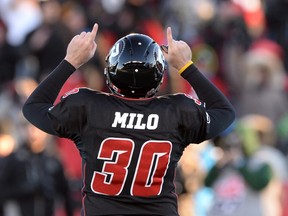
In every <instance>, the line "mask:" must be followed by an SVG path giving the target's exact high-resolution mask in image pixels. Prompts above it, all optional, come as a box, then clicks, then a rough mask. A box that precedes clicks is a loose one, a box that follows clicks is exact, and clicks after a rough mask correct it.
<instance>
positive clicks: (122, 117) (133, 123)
mask: <svg viewBox="0 0 288 216" xmlns="http://www.w3.org/2000/svg"><path fill="white" fill-rule="evenodd" d="M143 118H144V115H143V114H140V113H123V114H121V113H120V112H115V117H114V121H113V123H112V127H114V128H115V127H118V126H119V125H120V128H129V129H137V130H145V129H148V130H155V129H157V127H158V123H159V116H158V115H157V114H150V115H148V116H147V121H146V122H144V120H143Z"/></svg>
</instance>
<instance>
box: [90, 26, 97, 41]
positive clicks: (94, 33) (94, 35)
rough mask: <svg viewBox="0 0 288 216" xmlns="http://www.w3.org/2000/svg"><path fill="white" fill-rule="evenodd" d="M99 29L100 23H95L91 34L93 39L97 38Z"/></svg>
mask: <svg viewBox="0 0 288 216" xmlns="http://www.w3.org/2000/svg"><path fill="white" fill-rule="evenodd" d="M97 31H98V24H97V23H95V24H94V26H93V29H92V31H91V36H92V38H93V40H95V39H96V35H97Z"/></svg>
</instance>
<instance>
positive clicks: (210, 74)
mask: <svg viewBox="0 0 288 216" xmlns="http://www.w3.org/2000/svg"><path fill="white" fill-rule="evenodd" d="M287 11H288V0H177V1H175V0H77V1H76V0H74V1H73V0H46V1H44V0H42V1H41V0H1V1H0V216H2V215H3V216H26V215H29V216H72V215H73V216H79V215H80V208H81V183H82V182H81V159H80V156H79V153H78V151H77V149H76V147H75V146H74V145H73V143H71V141H69V140H67V139H62V138H56V137H52V136H50V135H48V134H45V133H43V132H41V131H40V130H38V129H37V128H35V127H34V126H32V125H31V124H29V123H28V122H27V121H26V120H25V119H24V118H23V116H22V112H21V108H22V105H23V103H24V102H25V100H26V99H27V97H28V96H29V95H30V93H31V92H32V91H33V90H34V89H35V87H36V86H37V85H38V83H39V82H41V80H43V78H45V76H47V75H48V74H49V73H50V72H51V71H52V70H53V69H54V67H56V66H57V65H58V64H59V62H60V61H61V60H62V59H63V57H64V55H65V52H66V47H67V45H68V43H69V41H70V40H71V39H72V37H73V36H74V35H75V34H78V33H80V32H82V31H88V30H90V28H91V27H92V26H93V24H94V23H95V22H97V23H98V24H99V33H98V35H97V44H98V48H97V52H96V54H95V57H94V58H93V59H92V60H91V61H89V62H88V63H87V64H86V65H85V66H83V67H82V68H81V69H79V70H78V71H76V72H75V73H74V74H73V75H72V76H71V77H70V78H69V79H68V81H67V82H66V83H65V85H64V86H63V88H62V90H61V92H60V94H59V97H58V99H57V101H58V100H59V98H60V96H61V95H63V94H64V93H65V92H67V91H69V90H71V89H73V88H74V87H81V86H87V87H89V88H93V89H97V90H102V91H108V89H107V88H106V85H105V78H104V75H103V68H104V66H105V56H106V54H107V53H108V50H109V49H110V47H111V45H112V44H113V43H114V42H115V41H116V40H117V39H119V38H120V37H122V36H124V35H126V34H128V33H131V32H138V33H144V34H147V35H149V36H151V37H152V38H154V39H155V41H156V42H158V43H159V44H160V45H161V44H166V33H165V31H166V28H167V27H168V26H171V27H172V31H173V35H174V37H175V39H177V40H184V41H186V42H187V43H188V44H189V46H190V47H191V49H192V52H193V57H192V60H193V62H194V63H195V64H196V65H197V67H198V68H199V69H200V70H201V71H202V72H203V73H204V74H205V75H206V76H207V78H209V79H210V80H211V81H212V82H213V83H214V84H215V85H216V86H217V87H218V88H219V89H220V90H221V91H222V92H223V93H224V94H225V95H226V96H227V97H228V98H229V99H230V101H231V102H232V104H233V105H234V107H235V109H236V112H237V119H236V121H235V122H234V123H233V125H231V126H230V127H229V128H228V129H227V130H226V131H224V132H223V133H222V134H220V135H219V136H218V137H216V138H215V139H213V140H209V141H206V142H204V143H201V144H200V145H190V146H189V147H187V149H186V150H185V152H184V155H183V157H182V159H181V161H180V162H179V166H178V169H177V175H176V179H175V180H176V186H177V194H178V196H179V212H180V215H181V216H230V215H231V216H232V215H233V216H238V215H239V216H240V215H246V216H287V215H288V179H287V178H288V166H287V165H288V110H287V104H288V82H287V81H288V79H287V72H288V13H287ZM176 92H185V93H187V94H191V95H192V96H195V97H197V95H195V93H194V91H193V89H192V88H191V87H190V86H189V85H188V83H186V81H184V79H182V78H181V77H180V76H179V75H178V74H172V73H169V70H168V71H167V73H166V77H165V79H164V83H163V85H162V87H161V89H160V92H159V94H166V93H176ZM57 101H56V102H55V103H57Z"/></svg>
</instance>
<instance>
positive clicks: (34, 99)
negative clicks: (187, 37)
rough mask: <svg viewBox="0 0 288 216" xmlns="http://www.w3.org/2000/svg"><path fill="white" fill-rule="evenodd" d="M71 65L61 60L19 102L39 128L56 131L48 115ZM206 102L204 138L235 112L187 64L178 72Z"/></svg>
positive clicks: (230, 120)
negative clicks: (208, 124)
mask: <svg viewBox="0 0 288 216" xmlns="http://www.w3.org/2000/svg"><path fill="white" fill-rule="evenodd" d="M74 71H75V68H74V67H73V66H72V65H71V64H70V63H69V62H67V61H66V60H63V61H62V62H61V63H60V64H59V65H58V66H57V67H56V68H55V69H54V70H53V71H52V73H51V74H50V75H49V76H48V77H47V78H46V79H45V80H44V81H42V82H41V83H40V84H39V86H38V87H37V88H36V89H35V91H34V92H33V93H32V94H31V96H30V97H29V98H28V100H27V101H26V103H25V104H24V106H23V114H24V116H25V117H26V118H27V119H28V120H29V121H30V122H31V123H32V124H34V125H35V126H36V127H38V128H40V129H41V130H43V131H45V132H47V133H50V134H54V135H57V133H56V132H55V130H54V129H53V128H52V125H51V123H50V120H49V117H48V110H49V108H50V107H52V106H53V103H54V101H55V100H56V98H57V96H58V94H59V92H60V90H61V88H62V86H63V85H64V83H65V81H66V80H67V79H68V78H69V76H70V75H71V74H72V73H73V72H74ZM181 75H182V77H183V78H184V79H186V80H187V81H188V82H189V83H190V85H191V86H192V87H193V89H194V90H195V92H196V93H197V95H198V97H199V99H200V100H201V101H204V102H205V103H206V109H207V112H208V114H209V116H210V119H211V123H210V128H209V131H208V133H207V136H206V138H207V139H209V138H212V137H214V136H215V135H217V134H218V133H219V132H221V131H222V130H224V129H225V128H226V127H228V126H229V125H230V124H231V123H232V121H233V120H234V118H235V112H234V109H233V107H232V105H231V104H230V102H229V101H228V100H227V98H226V97H225V96H224V95H223V94H222V93H221V92H220V91H219V90H218V89H217V88H216V87H215V86H214V85H213V84H212V83H211V82H210V81H209V80H208V79H207V78H206V77H205V76H204V75H203V74H202V73H201V72H200V71H199V70H198V69H197V67H195V66H194V65H193V64H192V65H190V66H189V67H188V68H187V69H185V71H184V72H183V73H182V74H181Z"/></svg>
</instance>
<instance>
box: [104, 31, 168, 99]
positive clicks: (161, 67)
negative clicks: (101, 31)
mask: <svg viewBox="0 0 288 216" xmlns="http://www.w3.org/2000/svg"><path fill="white" fill-rule="evenodd" d="M106 63H107V65H106V67H105V76H106V82H107V85H108V87H109V89H110V90H111V92H112V93H114V94H117V95H120V96H122V97H129V98H147V97H152V96H153V95H155V94H156V93H157V91H158V90H159V87H160V85H161V83H162V81H163V77H164V76H163V74H164V71H165V68H166V67H165V65H166V64H165V59H164V55H163V53H162V51H161V49H160V46H159V45H158V44H157V43H156V42H155V41H154V40H153V39H152V38H150V37H149V36H147V35H144V34H136V33H133V34H129V35H127V36H125V37H123V38H121V39H119V40H118V41H117V42H116V43H115V44H114V45H113V47H112V48H111V50H110V52H109V54H108V56H107V57H106Z"/></svg>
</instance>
